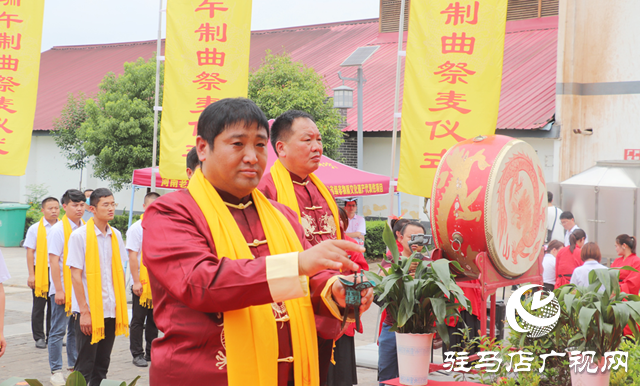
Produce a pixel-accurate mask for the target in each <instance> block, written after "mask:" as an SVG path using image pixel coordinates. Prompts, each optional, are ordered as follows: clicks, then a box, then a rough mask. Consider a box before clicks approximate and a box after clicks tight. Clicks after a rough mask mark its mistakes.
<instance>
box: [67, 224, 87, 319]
mask: <svg viewBox="0 0 640 386" xmlns="http://www.w3.org/2000/svg"><path fill="white" fill-rule="evenodd" d="M80 221H82V224H84V223H85V222H84V220H83V219H80ZM62 229H64V252H63V254H64V255H63V257H62V278H63V280H64V310H65V311H66V313H67V316H70V315H71V291H73V289H72V288H73V284H72V282H71V269H70V268H69V267H67V255H68V254H69V237H71V232H73V229H71V224H70V220H69V218H68V217H67V215H66V214H65V215H64V216H63V217H62Z"/></svg>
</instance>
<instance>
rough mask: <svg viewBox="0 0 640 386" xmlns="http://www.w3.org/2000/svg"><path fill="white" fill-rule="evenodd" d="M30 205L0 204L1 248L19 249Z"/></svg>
mask: <svg viewBox="0 0 640 386" xmlns="http://www.w3.org/2000/svg"><path fill="white" fill-rule="evenodd" d="M29 208H30V206H29V205H24V204H0V247H19V246H20V241H22V239H23V238H24V222H25V220H26V219H27V210H28V209H29Z"/></svg>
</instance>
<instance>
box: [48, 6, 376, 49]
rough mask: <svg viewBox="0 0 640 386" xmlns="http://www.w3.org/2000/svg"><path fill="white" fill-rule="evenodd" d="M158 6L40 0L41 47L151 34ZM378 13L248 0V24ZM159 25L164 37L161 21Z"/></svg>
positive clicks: (359, 8) (303, 22)
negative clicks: (42, 3)
mask: <svg viewBox="0 0 640 386" xmlns="http://www.w3.org/2000/svg"><path fill="white" fill-rule="evenodd" d="M171 1H180V0H171ZM165 7H166V0H164V4H163V8H165ZM158 10H159V0H109V1H99V0H45V11H44V27H43V31H42V51H46V50H48V49H50V48H51V47H53V46H64V45H82V44H101V43H119V42H128V41H137V40H151V39H155V38H156V37H157V36H158ZM378 13H379V0H348V1H344V0H253V7H252V18H251V29H252V30H258V29H274V28H283V27H293V26H300V25H308V24H320V23H330V22H335V21H345V20H359V19H369V18H375V17H378ZM162 29H163V30H162V36H163V37H164V33H165V31H164V22H163V27H162Z"/></svg>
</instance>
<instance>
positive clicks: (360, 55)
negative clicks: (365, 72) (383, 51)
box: [340, 46, 380, 67]
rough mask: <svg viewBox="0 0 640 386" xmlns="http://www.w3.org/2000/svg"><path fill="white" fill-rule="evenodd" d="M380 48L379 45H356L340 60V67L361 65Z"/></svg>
mask: <svg viewBox="0 0 640 386" xmlns="http://www.w3.org/2000/svg"><path fill="white" fill-rule="evenodd" d="M378 48H380V46H367V47H358V48H357V49H356V50H355V51H353V54H351V55H349V57H348V58H347V59H346V60H345V61H344V62H342V64H341V65H340V67H349V66H362V65H363V64H364V62H366V61H367V59H369V58H370V57H371V55H373V53H374V52H376V51H377V50H378Z"/></svg>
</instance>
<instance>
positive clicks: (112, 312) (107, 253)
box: [67, 224, 127, 318]
mask: <svg viewBox="0 0 640 386" xmlns="http://www.w3.org/2000/svg"><path fill="white" fill-rule="evenodd" d="M94 227H95V231H96V235H97V239H98V253H99V255H100V278H101V280H102V307H103V312H104V317H105V318H115V317H116V295H115V291H114V289H113V277H112V275H111V259H112V251H111V237H113V234H115V235H116V237H117V238H118V248H119V252H120V261H119V262H118V263H120V264H123V263H124V262H125V261H126V259H127V250H126V249H125V247H124V242H123V241H122V235H121V234H120V231H119V230H117V229H115V228H107V234H106V235H103V234H102V232H101V231H100V229H98V227H97V226H95V224H94ZM112 229H113V232H111V230H112ZM86 249H87V226H86V225H83V226H81V227H80V228H78V229H76V230H75V231H73V233H72V234H71V237H69V256H67V265H68V266H69V267H73V268H78V269H81V270H82V284H83V286H84V296H85V298H86V301H87V305H89V291H88V290H87V272H86V269H85V253H86ZM71 300H72V305H71V310H72V311H73V312H80V306H79V305H78V300H77V299H76V292H75V291H73V292H72V296H71ZM89 311H91V306H90V305H89Z"/></svg>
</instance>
